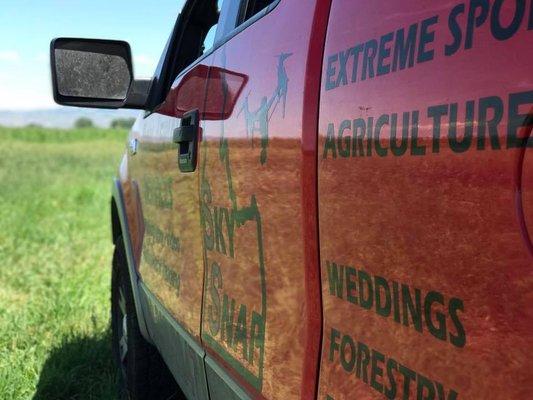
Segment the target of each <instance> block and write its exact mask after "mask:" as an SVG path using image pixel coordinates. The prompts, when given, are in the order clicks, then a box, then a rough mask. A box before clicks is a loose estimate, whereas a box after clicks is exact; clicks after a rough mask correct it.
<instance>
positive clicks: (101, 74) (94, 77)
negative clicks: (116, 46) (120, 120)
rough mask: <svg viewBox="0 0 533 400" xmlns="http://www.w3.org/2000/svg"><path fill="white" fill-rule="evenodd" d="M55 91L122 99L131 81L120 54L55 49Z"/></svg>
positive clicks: (66, 94)
mask: <svg viewBox="0 0 533 400" xmlns="http://www.w3.org/2000/svg"><path fill="white" fill-rule="evenodd" d="M54 55H55V69H56V77H57V90H58V92H59V94H61V95H62V96H73V97H86V98H95V99H110V100H124V99H125V98H126V96H127V94H128V89H129V87H130V83H131V80H132V76H131V72H130V68H129V66H128V63H127V61H126V59H124V58H123V57H122V56H121V55H116V54H102V53H95V52H89V51H80V50H74V49H65V48H59V49H58V48H56V49H54Z"/></svg>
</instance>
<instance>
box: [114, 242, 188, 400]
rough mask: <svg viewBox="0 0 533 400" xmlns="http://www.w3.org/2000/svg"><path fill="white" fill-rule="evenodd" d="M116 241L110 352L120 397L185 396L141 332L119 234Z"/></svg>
mask: <svg viewBox="0 0 533 400" xmlns="http://www.w3.org/2000/svg"><path fill="white" fill-rule="evenodd" d="M116 243H117V244H116V245H115V252H114V254H113V270H112V274H111V330H112V341H113V342H112V348H113V355H114V358H115V362H116V365H117V368H118V370H119V372H120V374H119V398H120V399H129V400H145V399H146V400H148V399H150V400H152V399H165V400H167V399H184V398H185V397H184V396H183V394H182V393H181V391H180V389H179V387H178V385H177V384H176V381H175V380H174V378H173V377H172V375H171V373H170V371H169V370H168V368H167V366H166V365H165V363H164V361H163V359H162V358H161V355H160V354H159V352H158V351H157V349H156V348H155V347H154V346H152V345H151V344H150V343H148V342H147V341H146V340H145V339H144V338H143V337H142V335H141V332H140V330H139V323H138V319H137V313H136V311H135V304H134V300H133V292H132V289H131V283H130V278H129V273H128V266H127V261H126V254H125V251H124V242H123V240H122V237H119V238H118V239H117V242H116Z"/></svg>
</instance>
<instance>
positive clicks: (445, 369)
mask: <svg viewBox="0 0 533 400" xmlns="http://www.w3.org/2000/svg"><path fill="white" fill-rule="evenodd" d="M532 46H533V3H532V2H530V1H527V2H526V1H488V0H480V1H471V2H459V1H456V2H433V1H420V0H401V1H394V2H390V1H389V2H384V1H372V2H368V1H353V0H333V1H332V7H331V12H330V15H329V24H328V31H327V38H326V46H325V52H324V59H323V69H322V86H321V96H320V118H319V146H318V166H319V167H318V177H319V182H318V192H319V231H320V257H321V272H322V296H323V297H322V298H323V312H324V336H323V347H322V357H321V367H320V388H319V398H320V399H329V400H333V399H335V400H340V399H374V398H375V399H381V398H384V397H385V398H389V399H401V398H403V399H408V398H412V399H415V398H416V399H450V400H452V399H459V398H463V399H524V398H530V397H531V392H532V391H533V360H532V358H531V352H532V351H533V313H532V311H531V310H532V308H531V301H532V300H533V268H532V267H533V263H532V253H531V242H530V238H529V234H528V223H529V224H531V221H532V220H533V214H532V204H531V199H532V185H531V182H528V181H527V180H528V179H529V180H530V177H531V171H529V172H528V171H527V170H525V168H530V167H531V162H530V160H531V156H530V155H529V156H528V154H529V153H528V152H530V151H531V150H529V149H528V147H531V146H532V144H531V141H529V145H528V137H529V135H530V132H531V126H532V121H533V120H532V115H533V75H532V74H531V60H532V59H531V48H532ZM528 157H529V158H528ZM528 160H529V161H528ZM529 229H531V225H530V226H529Z"/></svg>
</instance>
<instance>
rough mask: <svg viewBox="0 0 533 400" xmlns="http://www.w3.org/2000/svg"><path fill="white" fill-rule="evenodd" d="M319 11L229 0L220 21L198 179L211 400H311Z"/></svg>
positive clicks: (316, 335)
mask: <svg viewBox="0 0 533 400" xmlns="http://www.w3.org/2000/svg"><path fill="white" fill-rule="evenodd" d="M321 3H323V2H315V1H314V0H306V1H297V2H295V1H293V2H291V1H286V2H284V1H281V2H278V1H234V2H232V7H229V8H228V10H227V12H226V14H225V15H224V13H223V14H222V16H221V18H224V16H226V20H227V21H231V22H232V25H231V26H230V28H229V29H228V30H226V31H222V32H221V35H220V36H219V37H218V38H217V39H218V41H219V42H218V43H219V46H218V47H217V49H216V51H215V52H214V53H213V64H212V71H213V74H214V76H215V77H217V79H212V78H213V75H212V76H211V77H210V80H209V84H208V90H207V100H206V104H212V103H213V102H217V101H220V98H221V97H220V90H219V88H220V87H221V86H223V87H224V88H225V90H224V92H223V95H222V99H223V100H222V107H221V109H220V111H219V115H220V118H218V120H214V119H213V120H208V121H206V122H205V125H204V130H203V142H202V145H201V161H200V177H199V178H200V208H201V226H202V234H203V251H204V253H203V255H204V260H205V268H206V270H205V271H206V276H205V284H204V287H205V295H204V309H203V313H202V341H203V344H204V346H205V348H206V352H207V356H206V372H207V380H208V383H209V390H210V395H211V398H213V399H230V398H239V397H241V398H246V397H247V396H251V397H253V398H266V399H296V398H301V399H309V398H314V397H315V390H316V382H317V381H316V379H317V369H318V353H319V346H320V300H319V297H320V291H319V275H318V255H317V247H316V243H317V242H316V233H317V231H316V207H315V208H313V207H314V206H316V203H315V200H316V192H315V183H316V175H315V173H316V156H315V153H314V151H315V147H316V137H317V136H316V135H317V133H316V123H317V119H316V118H317V111H318V109H317V100H318V85H316V82H317V81H318V75H315V76H314V80H313V79H306V76H308V74H310V73H311V72H312V68H316V69H319V68H320V63H321V51H322V45H323V37H324V34H325V24H326V18H325V16H326V11H327V10H324V9H322V8H323V5H322V4H321ZM317 16H319V17H322V19H320V18H318V17H317ZM315 17H316V18H318V19H315ZM232 18H233V19H232ZM217 36H218V35H217ZM315 36H316V37H315ZM309 55H313V56H314V57H312V59H313V60H314V61H315V63H311V65H308V64H307V60H308V58H309ZM315 64H316V65H315ZM217 71H218V72H217ZM243 79H244V81H245V85H244V87H242V88H241V86H240V82H242V81H243ZM221 81H222V82H223V84H222V85H221V84H220V82H221ZM313 84H315V86H313ZM306 112H309V114H308V115H309V116H310V118H308V120H307V121H306V120H305V115H306V114H305V113H306ZM304 127H305V128H304ZM235 381H236V382H237V384H238V385H235V384H234V383H232V382H235ZM237 387H239V388H237Z"/></svg>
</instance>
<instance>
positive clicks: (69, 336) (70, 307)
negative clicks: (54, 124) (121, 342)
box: [0, 127, 126, 399]
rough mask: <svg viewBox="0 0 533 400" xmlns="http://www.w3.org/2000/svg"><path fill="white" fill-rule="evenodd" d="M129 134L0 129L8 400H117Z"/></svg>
mask: <svg viewBox="0 0 533 400" xmlns="http://www.w3.org/2000/svg"><path fill="white" fill-rule="evenodd" d="M125 135H126V132H125V131H116V130H115V131H112V130H105V129H80V130H70V131H61V130H51V129H42V128H18V129H15V128H2V127H0V261H1V265H0V399H26V398H36V399H85V398H93V399H108V398H114V397H115V390H116V379H117V378H116V375H115V371H114V367H113V362H112V357H111V347H110V332H109V293H110V292H109V285H110V263H111V257H112V251H113V248H112V244H111V234H110V220H109V214H110V211H109V200H110V189H111V183H112V178H113V176H114V175H115V172H116V170H117V167H118V163H119V161H120V156H121V153H122V151H123V149H124V142H125Z"/></svg>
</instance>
